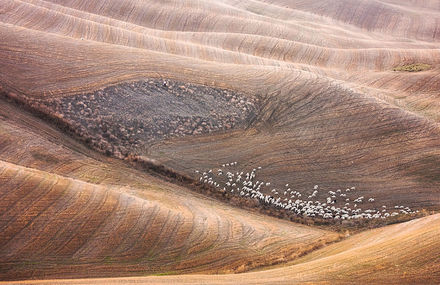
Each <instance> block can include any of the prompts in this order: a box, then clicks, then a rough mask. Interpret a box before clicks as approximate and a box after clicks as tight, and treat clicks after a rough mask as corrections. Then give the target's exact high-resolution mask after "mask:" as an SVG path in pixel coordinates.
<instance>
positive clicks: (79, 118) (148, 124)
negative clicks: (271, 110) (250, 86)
mask: <svg viewBox="0 0 440 285" xmlns="http://www.w3.org/2000/svg"><path fill="white" fill-rule="evenodd" d="M258 103H259V101H258V99H256V98H251V97H247V96H245V95H244V94H240V93H237V92H234V91H231V90H225V89H219V88H212V87H207V86H203V85H197V84H190V83H182V82H178V81H172V80H163V79H150V80H146V81H138V82H132V83H123V84H120V85H116V86H110V87H107V88H105V89H102V90H98V91H96V92H93V93H88V94H78V95H73V96H69V97H64V98H59V99H54V100H50V101H45V102H44V103H43V104H44V105H46V106H47V107H49V108H50V109H51V110H52V111H54V112H55V113H57V114H60V115H61V116H62V117H63V118H64V119H65V120H67V121H68V122H69V123H70V124H71V125H73V126H74V127H75V128H76V129H77V130H79V133H80V134H82V136H84V137H86V138H88V139H89V140H90V142H91V143H92V145H93V146H95V147H97V148H98V149H101V150H105V151H109V152H111V154H114V155H117V156H126V155H127V154H128V153H132V154H136V153H138V151H139V150H140V149H145V148H148V146H149V145H151V144H152V143H155V142H157V141H160V140H164V139H168V138H172V137H184V136H188V135H201V134H207V133H211V132H219V131H227V130H230V129H233V128H245V127H248V126H249V124H250V123H251V122H252V121H253V120H254V119H255V117H256V116H257V113H258V110H259V108H258Z"/></svg>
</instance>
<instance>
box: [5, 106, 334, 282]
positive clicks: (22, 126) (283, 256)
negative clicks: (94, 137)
mask: <svg viewBox="0 0 440 285" xmlns="http://www.w3.org/2000/svg"><path fill="white" fill-rule="evenodd" d="M0 109H1V111H0V114H1V116H0V117H1V124H0V134H1V135H0V146H1V148H0V158H1V160H0V184H1V185H2V187H1V188H0V196H1V199H0V241H1V242H0V244H1V246H0V260H1V261H0V268H1V270H0V279H2V280H8V279H13V280H17V279H29V278H32V279H35V278H37V279H39V278H59V277H72V278H73V277H101V276H131V275H145V274H161V273H166V272H174V273H190V272H205V273H226V272H243V271H246V270H250V269H252V268H257V267H261V266H265V265H270V264H274V263H279V262H285V261H288V260H292V259H295V258H297V257H298V256H300V255H303V254H304V253H307V252H309V251H311V250H313V249H316V248H319V247H321V246H323V245H324V244H326V243H328V242H332V241H335V240H338V239H339V234H336V233H333V232H331V231H326V230H321V229H316V228H312V227H307V226H304V225H299V224H294V223H290V222H287V221H282V220H278V219H274V218H270V217H267V216H264V215H259V214H254V213H249V212H248V211H244V210H240V209H237V208H234V207H232V206H230V205H226V204H224V203H220V202H217V201H216V200H213V199H211V198H206V197H204V196H203V195H201V194H197V193H194V192H192V191H190V190H188V189H186V188H184V187H181V186H177V185H173V184H171V183H168V182H165V181H163V180H160V179H158V178H154V177H151V176H149V175H148V174H146V173H143V172H140V171H137V170H134V169H131V168H130V167H129V166H128V165H127V164H125V163H123V162H121V161H118V160H112V159H108V158H106V157H105V156H102V155H99V154H96V153H93V152H91V151H90V150H87V148H85V147H84V146H82V145H80V144H78V143H76V142H75V141H73V140H72V139H69V138H68V137H65V135H64V134H63V133H61V132H59V131H56V130H55V129H53V128H52V127H49V126H47V125H46V124H45V123H44V122H43V121H41V120H40V119H38V118H35V117H32V116H30V115H29V114H26V113H25V112H23V111H21V110H19V109H15V108H14V107H13V106H11V105H8V104H7V103H4V104H2V105H1V107H0ZM5 109H6V110H8V111H9V112H7V113H5V112H4V111H5ZM2 111H3V112H2ZM9 114H14V116H13V118H7V117H6V116H9ZM7 161H9V162H7ZM15 163H18V164H21V165H25V166H28V167H24V166H19V165H17V164H15ZM29 167H33V168H29ZM38 169H41V170H38ZM48 171H50V172H48ZM84 180H85V181H89V182H84ZM90 182H93V183H90Z"/></svg>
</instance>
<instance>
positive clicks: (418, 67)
mask: <svg viewBox="0 0 440 285" xmlns="http://www.w3.org/2000/svg"><path fill="white" fill-rule="evenodd" d="M431 68H432V66H431V65H429V64H426V63H413V64H405V65H400V66H397V67H394V68H393V70H394V71H406V72H420V71H426V70H430V69H431Z"/></svg>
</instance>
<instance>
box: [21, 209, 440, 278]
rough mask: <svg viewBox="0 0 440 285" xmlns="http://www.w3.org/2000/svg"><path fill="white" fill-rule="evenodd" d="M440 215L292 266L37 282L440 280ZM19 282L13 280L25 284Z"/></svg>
mask: <svg viewBox="0 0 440 285" xmlns="http://www.w3.org/2000/svg"><path fill="white" fill-rule="evenodd" d="M439 234H440V215H438V214H437V215H433V216H429V217H425V218H422V219H417V220H413V221H410V222H406V223H403V224H398V225H392V226H387V227H384V228H381V229H375V230H370V231H366V232H363V233H360V234H357V235H355V236H353V237H350V238H348V239H346V240H344V241H341V242H339V243H336V244H333V245H330V246H328V247H325V248H323V249H321V250H318V251H316V252H314V253H312V254H310V255H307V256H306V257H304V258H302V259H300V260H298V262H297V264H296V265H292V266H286V267H282V268H277V269H271V270H266V271H260V272H251V273H243V274H234V275H216V276H210V275H187V276H162V277H140V278H115V279H92V280H80V279H79V280H57V281H56V282H54V281H38V282H35V284H54V283H56V284H90V283H91V282H92V283H93V284H295V283H301V284H438V282H439V281H440V259H439V256H440V241H439V239H438V238H437V237H438V235H439ZM26 283H28V282H26V281H25V282H17V283H14V284H26Z"/></svg>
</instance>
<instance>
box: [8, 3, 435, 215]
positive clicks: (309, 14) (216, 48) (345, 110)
mask: <svg viewBox="0 0 440 285" xmlns="http://www.w3.org/2000/svg"><path fill="white" fill-rule="evenodd" d="M422 12H423V13H425V12H426V13H429V15H430V16H429V17H422V16H420V15H421V14H423V13H422ZM359 15H367V16H362V17H360V16H359ZM358 16H359V17H358ZM439 19H440V12H439V10H438V7H437V6H436V5H435V3H433V2H429V1H424V2H417V3H414V1H403V2H399V3H395V1H394V2H392V1H388V2H385V1H382V2H378V1H372V0H365V1H360V2H359V3H356V4H354V3H353V2H352V1H343V0H339V1H336V2H335V3H333V2H332V1H326V0H322V1H316V2H314V3H313V5H311V4H310V5H309V4H308V3H306V2H304V1H289V2H288V3H287V2H285V1H281V0H280V1H266V2H265V1H246V2H244V3H242V1H227V2H224V1H185V2H181V1H165V2H164V1H162V2H160V3H157V2H154V1H146V2H145V1H135V0H132V1H123V2H121V1H110V0H109V1H100V2H99V3H91V2H90V1H80V0H76V1H42V0H32V1H26V2H24V1H20V0H7V1H4V5H2V12H1V14H0V22H1V23H0V35H1V37H2V39H4V40H3V41H2V42H1V43H0V57H1V58H2V59H3V64H2V65H1V66H0V82H1V85H2V88H3V90H4V91H5V92H7V93H10V94H11V95H12V96H15V95H14V94H16V95H17V96H26V98H27V99H26V100H30V99H32V100H36V99H38V100H43V101H44V102H46V101H49V100H54V99H55V98H58V97H66V96H68V97H71V96H78V95H77V94H78V93H81V92H86V93H89V94H91V93H92V92H96V91H97V90H98V89H100V88H103V89H104V88H106V87H108V86H109V85H112V84H118V83H121V82H127V81H137V80H145V79H146V78H148V77H159V78H160V77H161V78H165V79H166V78H171V79H175V80H178V81H179V82H184V83H188V82H191V83H198V84H206V85H209V86H212V87H216V88H228V89H231V90H235V91H237V92H241V93H243V94H244V96H248V97H249V98H251V99H254V98H255V97H259V98H261V99H262V105H263V107H262V110H261V112H260V115H259V116H258V118H256V119H255V120H253V121H252V125H251V128H248V130H247V131H246V132H244V131H242V130H237V132H235V133H231V132H230V133H227V134H221V135H219V134H208V135H204V136H198V137H187V138H186V139H184V140H171V141H168V144H166V145H165V144H163V143H162V142H159V143H158V144H156V145H149V144H147V145H146V146H142V148H140V149H137V150H136V152H138V153H140V154H141V155H144V156H147V157H153V158H155V159H156V160H157V161H158V162H159V163H163V164H165V165H166V166H167V167H169V168H172V169H175V170H177V171H180V172H183V173H185V174H187V175H194V170H196V169H199V170H204V169H212V168H213V167H217V166H218V165H221V164H222V163H226V162H229V161H238V162H239V163H240V165H241V166H242V167H243V170H249V169H252V168H255V167H256V166H262V167H263V171H262V172H261V178H262V179H264V180H265V181H270V182H272V183H273V185H274V187H278V188H279V187H280V186H282V185H285V184H287V183H290V185H292V187H294V189H295V190H297V191H300V192H301V193H303V194H306V195H307V194H309V195H310V193H309V192H310V191H311V190H312V188H313V185H316V184H317V185H319V186H320V187H321V189H324V190H326V192H327V191H335V190H336V189H339V188H343V187H352V186H355V187H356V188H357V189H358V191H359V196H368V197H373V198H375V201H376V203H375V204H374V206H375V207H381V206H382V205H385V206H388V207H390V206H393V205H405V206H409V207H411V208H414V209H424V208H425V209H428V210H437V209H439V207H440V199H439V198H438V197H439V195H438V194H439V192H438V191H439V189H440V180H439V177H440V173H439V171H440V170H439V167H438V165H439V163H440V128H439V124H438V122H439V117H438V114H440V105H439V102H440V100H439V97H438V96H439V95H438V90H439V88H440V80H439V78H440V77H439V76H438V75H439V63H440V51H439V49H438V32H437V30H438V28H439V23H440V20H439ZM411 63H415V64H417V63H423V64H427V65H429V66H430V68H429V69H428V70H425V71H422V72H416V73H410V72H403V71H402V72H399V71H393V69H394V68H395V67H396V66H401V65H404V64H411ZM97 92H99V90H98V91H97ZM139 96H140V97H141V95H139ZM72 98H73V97H72ZM69 99H71V98H68V99H66V101H69ZM71 100H73V99H71ZM44 102H43V103H44ZM34 106H36V107H37V108H38V107H39V106H40V107H41V106H44V104H40V103H35V105H34ZM170 107H171V106H170ZM220 107H223V106H220V105H219V106H218V109H219V110H222V108H220ZM52 112H54V113H55V115H56V116H60V115H63V114H60V113H58V112H57V111H56V110H54V109H53V110H52ZM119 123H120V124H124V122H119ZM104 125H105V124H103V126H104ZM97 127H99V126H96V125H94V124H92V125H90V128H89V129H88V130H89V132H96V133H104V131H105V130H104V129H105V128H107V127H105V126H104V127H102V128H104V129H103V130H98V131H96V128H97ZM122 127H123V129H128V128H129V127H130V124H129V123H127V125H122ZM128 141H130V140H128ZM105 145H108V144H105ZM195 146H196V147H195ZM110 148H111V146H110ZM320 195H324V194H320ZM323 198H325V197H324V196H322V197H320V199H323ZM338 206H341V205H338Z"/></svg>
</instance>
